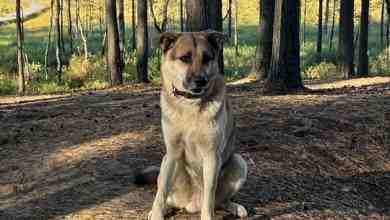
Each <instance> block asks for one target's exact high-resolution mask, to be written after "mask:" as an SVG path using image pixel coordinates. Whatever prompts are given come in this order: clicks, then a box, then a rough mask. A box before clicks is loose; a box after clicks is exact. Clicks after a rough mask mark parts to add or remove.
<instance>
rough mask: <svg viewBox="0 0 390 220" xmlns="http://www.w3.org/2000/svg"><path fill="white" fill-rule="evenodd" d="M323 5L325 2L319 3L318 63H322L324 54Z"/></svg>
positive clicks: (320, 1)
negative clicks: (322, 54) (322, 53)
mask: <svg viewBox="0 0 390 220" xmlns="http://www.w3.org/2000/svg"><path fill="white" fill-rule="evenodd" d="M322 3H323V0H319V1H318V31H317V62H321V52H322V5H323V4H322Z"/></svg>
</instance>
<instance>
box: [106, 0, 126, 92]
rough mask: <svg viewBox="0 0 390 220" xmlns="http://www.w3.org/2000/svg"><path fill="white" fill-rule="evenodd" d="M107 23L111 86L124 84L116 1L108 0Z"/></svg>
mask: <svg viewBox="0 0 390 220" xmlns="http://www.w3.org/2000/svg"><path fill="white" fill-rule="evenodd" d="M106 22H107V61H108V68H109V71H110V73H111V84H112V85H119V84H122V83H123V79H122V69H121V57H120V49H119V32H118V22H117V15H116V0H106Z"/></svg>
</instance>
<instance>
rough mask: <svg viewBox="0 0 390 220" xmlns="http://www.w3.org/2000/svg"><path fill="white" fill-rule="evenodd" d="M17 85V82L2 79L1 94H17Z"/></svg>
mask: <svg viewBox="0 0 390 220" xmlns="http://www.w3.org/2000/svg"><path fill="white" fill-rule="evenodd" d="M16 91H17V84H16V81H15V80H9V79H1V78H0V94H3V95H11V94H16Z"/></svg>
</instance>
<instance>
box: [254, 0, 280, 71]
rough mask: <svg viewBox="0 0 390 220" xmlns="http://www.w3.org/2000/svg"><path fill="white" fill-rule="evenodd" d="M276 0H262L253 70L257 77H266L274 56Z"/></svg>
mask: <svg viewBox="0 0 390 220" xmlns="http://www.w3.org/2000/svg"><path fill="white" fill-rule="evenodd" d="M274 10H275V1H274V0H262V1H260V17H259V26H258V28H257V45H256V55H255V61H254V64H253V72H255V73H256V78H257V79H266V78H267V74H268V71H269V66H270V62H271V56H272V32H273V21H274Z"/></svg>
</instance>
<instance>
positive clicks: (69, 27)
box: [68, 0, 73, 53]
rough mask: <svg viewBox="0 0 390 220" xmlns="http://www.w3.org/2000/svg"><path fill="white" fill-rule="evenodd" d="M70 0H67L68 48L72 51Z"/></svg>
mask: <svg viewBox="0 0 390 220" xmlns="http://www.w3.org/2000/svg"><path fill="white" fill-rule="evenodd" d="M70 1H71V0H68V35H69V36H68V37H69V47H70V48H69V49H70V53H72V52H73V37H72V12H71V11H72V10H71V4H70Z"/></svg>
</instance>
